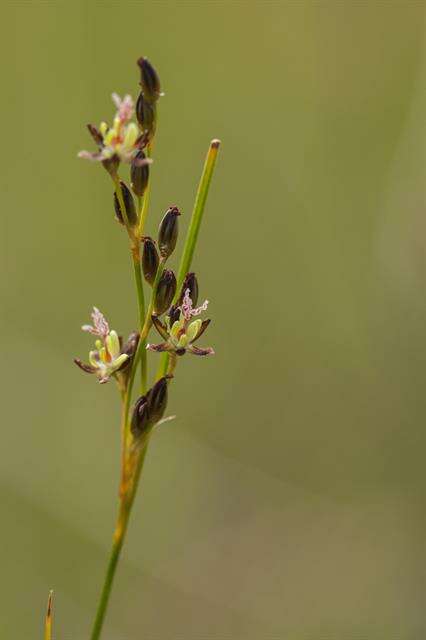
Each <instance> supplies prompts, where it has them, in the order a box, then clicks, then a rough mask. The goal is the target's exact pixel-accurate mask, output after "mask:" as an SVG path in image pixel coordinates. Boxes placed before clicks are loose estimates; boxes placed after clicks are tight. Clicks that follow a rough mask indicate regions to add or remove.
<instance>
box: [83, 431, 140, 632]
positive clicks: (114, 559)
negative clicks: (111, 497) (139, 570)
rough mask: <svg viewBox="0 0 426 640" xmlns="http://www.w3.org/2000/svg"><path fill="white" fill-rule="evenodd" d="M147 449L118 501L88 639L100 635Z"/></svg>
mask: <svg viewBox="0 0 426 640" xmlns="http://www.w3.org/2000/svg"><path fill="white" fill-rule="evenodd" d="M147 449H148V441H147V442H146V443H145V445H144V447H143V449H142V451H141V453H140V455H139V460H138V464H137V468H136V472H135V477H134V481H133V484H132V489H131V491H130V495H129V496H128V497H127V498H123V499H122V501H121V503H120V509H119V513H118V518H117V524H116V528H115V533H114V539H113V543H112V547H111V553H110V556H109V560H108V566H107V571H106V575H105V580H104V584H103V587H102V593H101V597H100V599H99V604H98V609H97V611H96V617H95V621H94V623H93V628H92V633H91V636H90V640H98V639H99V637H100V635H101V631H102V625H103V622H104V619H105V614H106V610H107V607H108V602H109V597H110V595H111V589H112V584H113V581H114V576H115V573H116V569H117V564H118V560H119V558H120V554H121V550H122V548H123V544H124V540H125V538H126V532H127V528H128V525H129V518H130V514H131V512H132V507H133V503H134V500H135V496H136V491H137V487H138V484H139V478H140V475H141V472H142V468H143V464H144V462H145V457H146V452H147Z"/></svg>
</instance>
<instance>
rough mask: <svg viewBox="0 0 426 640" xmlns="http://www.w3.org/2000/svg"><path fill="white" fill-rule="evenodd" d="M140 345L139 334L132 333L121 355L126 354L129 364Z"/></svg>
mask: <svg viewBox="0 0 426 640" xmlns="http://www.w3.org/2000/svg"><path fill="white" fill-rule="evenodd" d="M138 344H139V333H138V332H137V331H132V333H131V334H130V335H129V337H128V338H127V341H126V342H125V344H124V345H123V347H122V348H121V353H126V354H127V355H128V356H129V359H128V360H127V362H130V360H131V358H133V356H134V355H135V352H136V349H137V348H138Z"/></svg>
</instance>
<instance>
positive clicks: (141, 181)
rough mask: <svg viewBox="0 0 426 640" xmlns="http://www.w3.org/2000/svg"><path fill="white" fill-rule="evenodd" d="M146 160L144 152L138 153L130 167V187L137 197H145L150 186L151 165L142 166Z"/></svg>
mask: <svg viewBox="0 0 426 640" xmlns="http://www.w3.org/2000/svg"><path fill="white" fill-rule="evenodd" d="M144 160H146V156H145V154H144V152H143V151H138V153H137V154H136V156H135V157H134V159H133V160H132V163H131V165H130V186H131V187H132V190H133V193H135V194H136V195H137V196H143V194H144V193H145V190H146V188H147V186H148V180H149V164H148V163H146V164H141V163H142V162H143V161H144Z"/></svg>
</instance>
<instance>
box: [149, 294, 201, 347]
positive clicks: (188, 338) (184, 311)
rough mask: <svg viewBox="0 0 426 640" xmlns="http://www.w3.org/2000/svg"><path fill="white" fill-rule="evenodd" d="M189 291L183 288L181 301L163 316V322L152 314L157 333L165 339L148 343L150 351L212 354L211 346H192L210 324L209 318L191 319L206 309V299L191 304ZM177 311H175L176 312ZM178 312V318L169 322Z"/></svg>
mask: <svg viewBox="0 0 426 640" xmlns="http://www.w3.org/2000/svg"><path fill="white" fill-rule="evenodd" d="M190 294H191V291H190V289H189V288H187V289H185V292H184V296H183V300H182V303H181V305H180V306H179V307H177V308H176V309H173V308H172V310H171V313H169V314H168V315H167V316H166V318H165V323H163V322H161V320H160V318H159V317H158V316H155V315H154V316H152V322H153V324H154V326H155V328H156V329H157V331H158V333H159V334H160V335H161V337H162V338H163V339H164V340H165V342H162V343H161V344H148V345H147V347H146V348H147V349H149V350H150V351H158V352H162V351H169V352H172V353H176V355H178V356H183V355H184V354H185V353H186V352H187V351H188V352H189V353H192V354H193V355H195V356H210V355H213V354H214V351H213V349H212V348H211V347H206V348H204V349H202V348H200V347H196V346H194V342H195V341H196V340H198V338H199V337H200V336H201V335H202V334H203V333H204V331H205V330H206V329H207V327H208V326H209V324H210V320H201V319H200V318H197V320H192V318H193V317H195V316H199V315H200V314H201V313H202V311H206V309H207V305H208V300H205V301H204V302H203V304H202V305H201V306H199V307H195V308H194V306H193V301H192V299H191V295H190ZM176 312H177V313H176ZM177 314H178V316H179V317H178V318H177V319H176V320H174V322H173V324H171V322H172V319H173V318H174V317H175V316H176V315H177Z"/></svg>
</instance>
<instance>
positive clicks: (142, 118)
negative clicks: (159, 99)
mask: <svg viewBox="0 0 426 640" xmlns="http://www.w3.org/2000/svg"><path fill="white" fill-rule="evenodd" d="M135 111H136V119H137V121H138V122H139V126H140V128H141V129H142V131H143V132H144V145H146V144H147V143H148V142H149V141H150V140H152V138H153V137H154V135H155V130H156V127H157V107H156V105H155V102H153V103H151V102H147V100H145V98H144V96H143V93H140V94H139V97H138V99H137V101H136V109H135Z"/></svg>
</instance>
